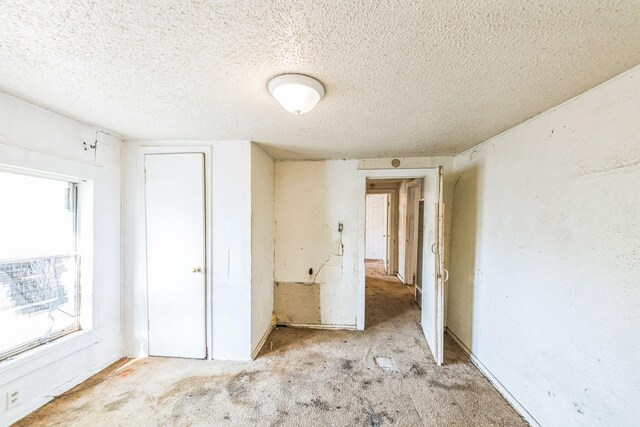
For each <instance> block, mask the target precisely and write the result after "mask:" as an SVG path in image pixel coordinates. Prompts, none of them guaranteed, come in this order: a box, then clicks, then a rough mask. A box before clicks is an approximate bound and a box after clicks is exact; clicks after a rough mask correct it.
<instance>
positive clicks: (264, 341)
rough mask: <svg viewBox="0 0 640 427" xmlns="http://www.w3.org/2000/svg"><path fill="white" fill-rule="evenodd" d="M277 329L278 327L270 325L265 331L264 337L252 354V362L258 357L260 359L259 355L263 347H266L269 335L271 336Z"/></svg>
mask: <svg viewBox="0 0 640 427" xmlns="http://www.w3.org/2000/svg"><path fill="white" fill-rule="evenodd" d="M275 327H276V325H274V324H273V323H272V324H271V325H269V327H268V328H267V330H266V331H265V333H264V335H262V338H260V341H259V342H258V345H256V348H254V349H253V352H251V360H255V359H256V357H258V354H259V353H260V350H262V347H264V344H265V343H266V342H267V338H269V335H270V334H271V331H273V330H274V328H275Z"/></svg>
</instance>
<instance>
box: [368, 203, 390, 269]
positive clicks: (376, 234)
mask: <svg viewBox="0 0 640 427" xmlns="http://www.w3.org/2000/svg"><path fill="white" fill-rule="evenodd" d="M386 199H387V196H386V195H385V194H368V195H367V203H366V240H367V241H366V258H368V259H381V260H384V259H386V248H387V240H386V233H387V219H386V216H387V203H386Z"/></svg>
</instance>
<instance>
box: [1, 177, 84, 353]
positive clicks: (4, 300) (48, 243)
mask: <svg viewBox="0 0 640 427" xmlns="http://www.w3.org/2000/svg"><path fill="white" fill-rule="evenodd" d="M77 202H78V200H77V184H76V183H74V182H67V181H61V180H58V179H53V178H43V177H41V176H31V175H24V174H18V173H11V172H5V171H1V170H0V360H3V359H6V358H8V357H11V356H13V355H16V354H18V353H20V352H23V351H25V350H28V349H30V348H33V347H36V346H38V345H40V344H44V343H46V342H49V341H51V340H54V339H56V338H59V337H61V336H63V335H66V334H68V333H71V332H74V331H77V330H79V329H80V280H79V265H80V256H79V253H78V251H77V248H78V232H77V230H78V215H77V209H76V206H77V205H78V203H77Z"/></svg>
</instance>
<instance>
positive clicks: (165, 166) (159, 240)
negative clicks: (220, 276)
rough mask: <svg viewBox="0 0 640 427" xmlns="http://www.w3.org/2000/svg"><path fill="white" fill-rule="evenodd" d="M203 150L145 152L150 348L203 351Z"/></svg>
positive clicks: (160, 352)
mask: <svg viewBox="0 0 640 427" xmlns="http://www.w3.org/2000/svg"><path fill="white" fill-rule="evenodd" d="M204 194H205V188H204V154H202V153H176V154H147V155H146V156H145V205H146V231H147V292H148V316H149V354H150V355H152V356H173V357H189V358H205V357H206V327H205V324H206V323H205V321H206V320H205V319H206V298H205V295H206V287H205V285H206V276H205V237H204V236H205V221H204V218H205V217H204V215H205V199H204Z"/></svg>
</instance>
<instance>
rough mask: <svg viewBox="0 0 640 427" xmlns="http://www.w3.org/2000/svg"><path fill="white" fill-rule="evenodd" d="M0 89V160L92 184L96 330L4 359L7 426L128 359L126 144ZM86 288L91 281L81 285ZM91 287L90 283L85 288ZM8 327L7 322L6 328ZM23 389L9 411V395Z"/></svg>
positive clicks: (0, 366) (0, 403) (1, 421)
mask: <svg viewBox="0 0 640 427" xmlns="http://www.w3.org/2000/svg"><path fill="white" fill-rule="evenodd" d="M95 138H96V128H93V127H90V126H88V125H84V124H82V123H78V122H76V121H74V120H71V119H68V118H66V117H63V116H60V115H58V114H54V113H52V112H50V111H47V110H45V109H43V108H40V107H37V106H35V105H32V104H29V103H27V102H24V101H21V100H19V99H17V98H14V97H12V96H9V95H6V94H3V93H0V164H5V165H7V164H8V165H12V166H18V167H24V168H28V169H36V170H41V171H47V172H52V173H57V174H63V175H68V176H74V177H80V178H85V179H88V180H90V181H92V183H93V224H94V230H93V257H92V258H93V259H92V260H86V258H85V261H93V262H92V263H93V277H92V278H91V279H92V286H93V296H94V307H93V320H92V321H93V327H92V330H91V331H89V332H80V333H76V334H74V335H68V336H66V337H64V338H61V339H59V340H55V341H53V342H51V343H48V344H45V345H43V346H40V347H37V348H36V349H34V350H31V351H29V352H25V353H22V354H21V355H18V356H16V357H15V358H13V360H6V361H3V362H0V425H6V424H9V423H11V422H13V421H16V420H17V419H19V418H21V417H23V416H24V415H26V414H28V413H29V412H31V411H33V410H35V409H36V408H38V407H39V406H41V405H43V404H44V403H46V402H47V401H48V400H50V399H51V396H55V395H58V394H60V393H62V392H64V391H66V390H68V389H70V388H71V387H73V386H75V385H76V384H78V383H80V382H82V381H84V380H85V379H87V378H88V377H89V376H91V375H93V374H94V373H96V372H98V371H100V370H101V369H103V368H105V367H106V366H107V365H109V364H110V363H112V362H114V361H116V360H117V359H119V358H120V357H122V356H123V349H122V336H121V322H120V316H121V314H120V306H121V304H120V296H121V295H120V147H121V141H120V139H119V138H117V137H113V136H108V135H104V134H98V141H99V143H98V150H97V153H95V157H94V152H93V151H91V150H90V151H85V150H84V149H83V144H82V142H83V141H85V142H89V143H91V144H93V143H94V141H95ZM83 285H84V286H87V283H86V282H83ZM85 290H87V288H85ZM4 326H5V325H3V326H2V327H4ZM16 389H17V390H19V393H20V401H19V403H18V405H17V406H15V407H13V408H11V410H7V408H6V394H7V392H8V391H12V390H16Z"/></svg>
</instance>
